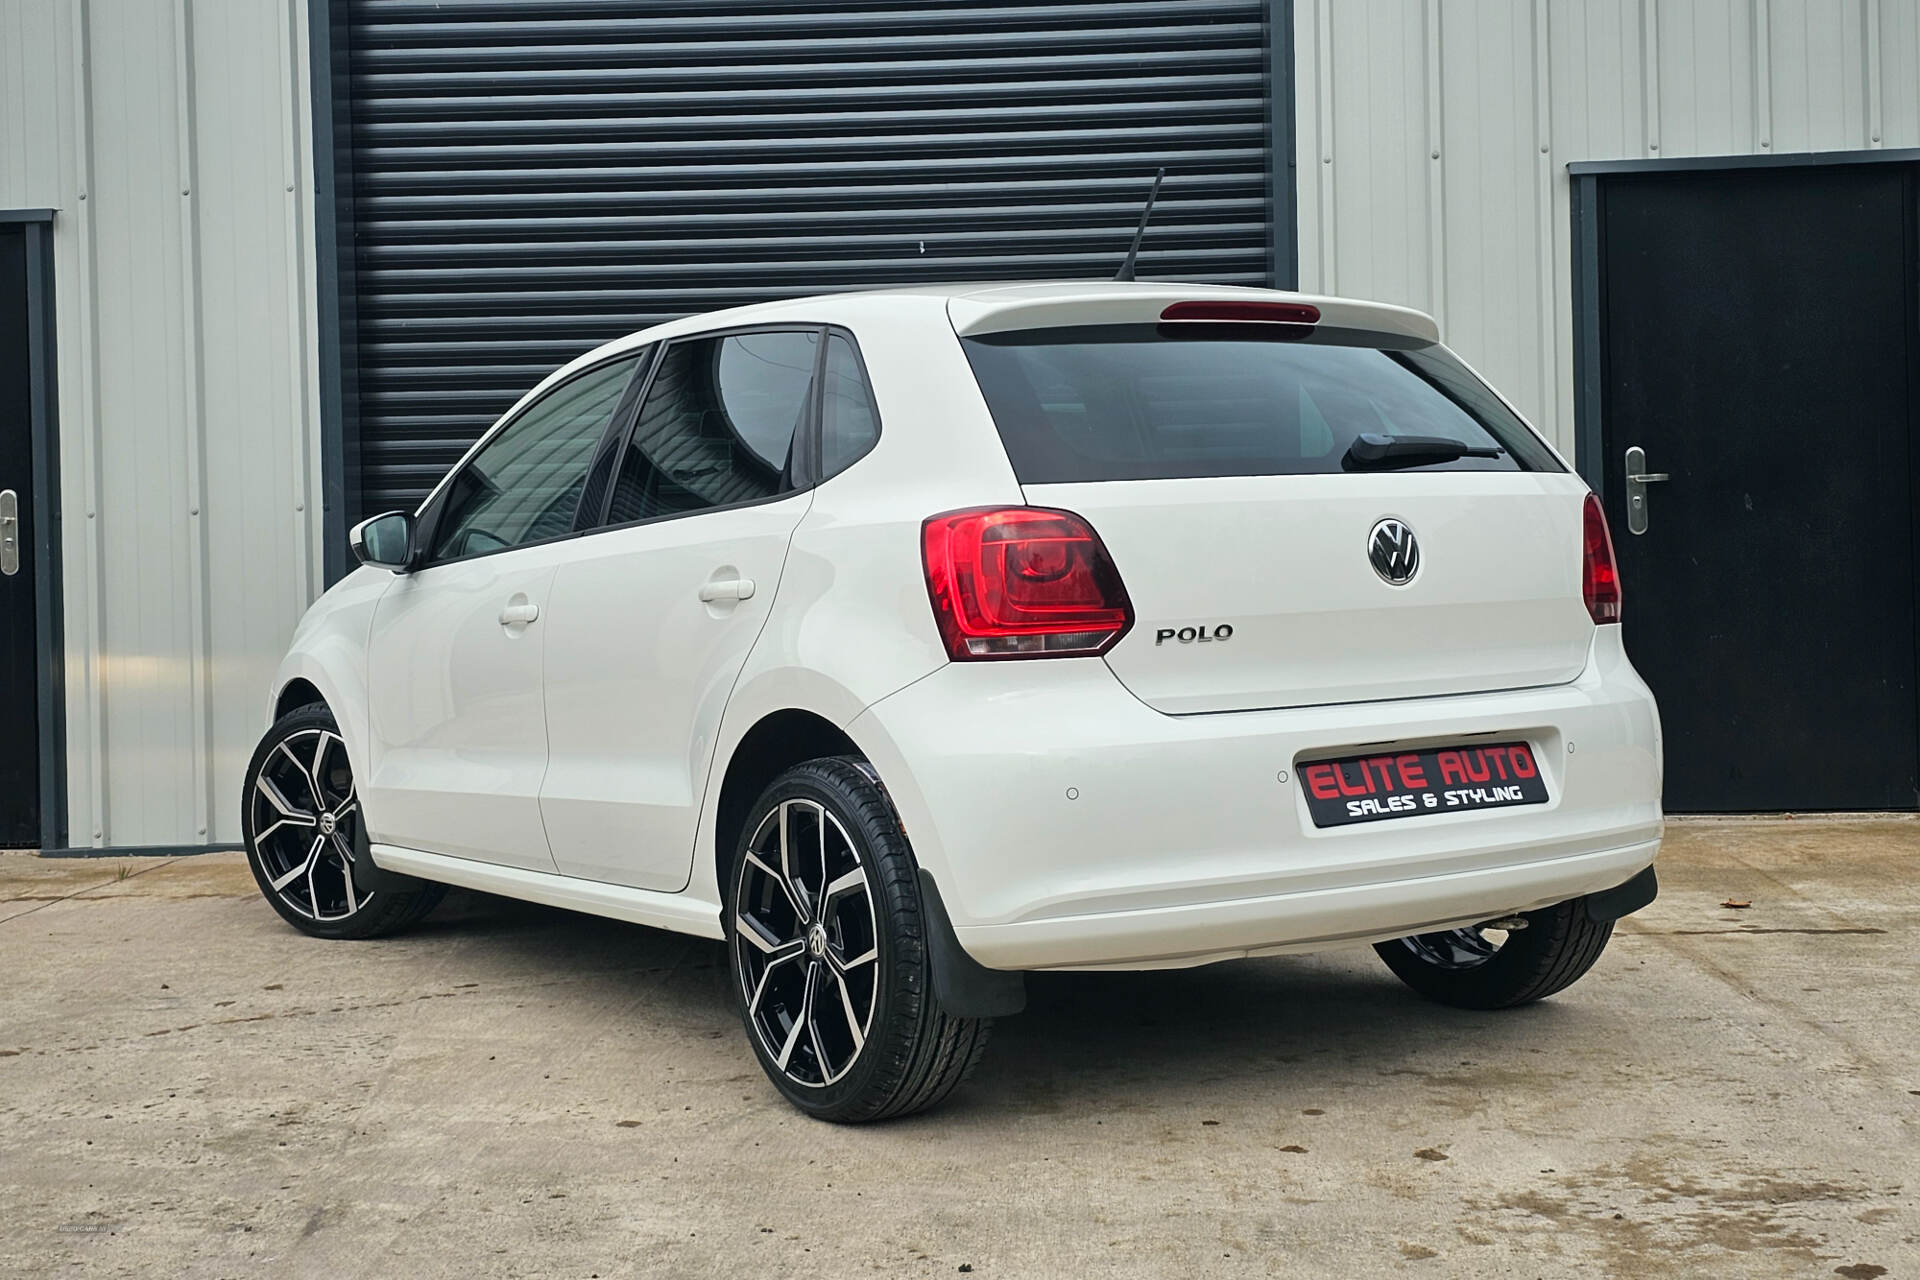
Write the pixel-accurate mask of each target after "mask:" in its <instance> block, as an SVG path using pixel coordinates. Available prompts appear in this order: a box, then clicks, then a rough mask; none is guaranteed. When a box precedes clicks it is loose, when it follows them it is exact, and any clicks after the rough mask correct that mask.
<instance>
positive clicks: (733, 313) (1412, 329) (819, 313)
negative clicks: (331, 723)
mask: <svg viewBox="0 0 1920 1280" xmlns="http://www.w3.org/2000/svg"><path fill="white" fill-rule="evenodd" d="M1212 299H1218V300H1232V301H1274V302H1290V303H1305V304H1307V305H1309V306H1312V307H1314V308H1316V309H1318V310H1319V312H1320V316H1321V320H1322V322H1323V323H1327V324H1332V325H1338V326H1340V327H1342V328H1352V329H1365V330H1370V331H1374V332H1384V333H1394V334H1400V335H1404V336H1406V337H1411V338H1417V339H1420V340H1423V341H1427V342H1438V341H1439V340H1440V330H1439V326H1437V325H1436V324H1435V323H1434V321H1433V318H1432V317H1431V316H1429V315H1427V314H1425V313H1424V312H1420V311H1415V310H1413V309H1411V308H1409V307H1401V306H1395V305H1393V304H1391V303H1386V302H1370V301H1367V300H1364V299H1359V298H1338V297H1332V296H1329V295H1324V294H1313V293H1293V292H1289V291H1286V290H1280V289H1255V288H1247V287H1244V286H1240V285H1221V284H1182V283H1177V282H1172V281H1159V280H1140V281H1118V280H1033V281H991V280H988V281H981V280H974V281H956V282H951V283H941V284H909V285H898V286H894V287H890V288H884V289H860V290H850V291H848V292H845V293H826V294H811V295H808V296H806V297H802V298H785V299H779V300H776V301H772V302H756V303H751V304H749V305H747V306H741V307H729V308H727V309H725V310H723V311H708V312H703V313H701V314H699V315H692V316H683V317H681V318H679V319H676V320H669V321H667V322H665V323H663V324H657V325H653V326H652V327H650V328H646V329H640V330H637V331H635V332H633V333H630V334H628V335H626V336H625V337H623V338H615V339H614V340H613V341H611V342H608V343H605V344H603V345H601V346H599V347H596V348H594V349H593V350H591V351H588V352H586V353H585V354H583V355H581V356H579V357H577V358H575V359H574V360H572V361H569V362H568V363H567V364H566V365H564V366H562V367H561V368H559V369H556V370H555V371H554V372H553V373H552V374H550V375H549V376H548V377H547V378H545V379H543V380H542V381H541V383H540V385H539V386H538V387H535V388H534V389H533V390H532V391H530V392H528V397H531V396H532V395H534V394H535V393H537V392H539V391H541V390H543V389H544V388H545V387H546V386H547V385H548V384H549V383H551V382H554V381H556V380H558V379H560V378H562V377H565V376H567V375H568V374H571V373H572V372H574V371H575V370H576V369H582V368H586V367H587V366H589V365H593V364H597V363H599V362H600V361H602V360H605V359H609V358H611V357H614V356H618V355H620V354H623V353H625V352H628V351H632V350H635V349H637V348H640V347H644V346H648V345H651V344H652V343H655V342H659V341H661V340H663V339H667V338H676V337H681V336H684V335H687V334H694V333H703V332H707V331H709V330H715V329H731V328H740V327H745V326H749V325H758V324H778V323H783V322H791V323H805V324H836V323H839V324H847V325H855V326H857V325H858V324H859V322H860V321H861V320H862V319H880V318H883V317H893V318H897V317H898V316H899V315H900V307H901V304H902V303H903V302H904V303H907V304H909V305H912V304H914V303H919V304H922V305H924V306H925V308H926V309H927V312H928V314H929V316H932V315H935V314H937V313H938V312H940V311H945V312H946V313H947V316H948V317H949V318H950V320H951V322H952V326H953V330H954V332H956V333H958V334H960V335H961V336H967V335H972V334H982V333H1001V332H1005V331H1007V330H1010V329H1030V328H1052V327H1057V326H1061V325H1070V324H1071V325H1084V324H1125V323H1130V322H1134V323H1137V322H1141V321H1152V320H1154V319H1157V318H1158V316H1159V310H1160V308H1161V307H1163V306H1165V304H1167V303H1168V302H1175V301H1182V300H1212Z"/></svg>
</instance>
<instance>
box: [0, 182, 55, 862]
mask: <svg viewBox="0 0 1920 1280" xmlns="http://www.w3.org/2000/svg"><path fill="white" fill-rule="evenodd" d="M53 218H54V211H53V210H51V209H0V224H4V225H7V226H18V227H21V228H22V229H23V230H24V231H25V233H26V240H27V376H28V379H29V380H30V382H31V386H30V388H29V395H30V397H31V404H32V408H31V409H30V410H29V412H28V415H27V416H28V422H27V430H28V433H29V435H30V437H31V439H32V442H33V476H32V478H31V480H30V483H31V484H32V486H33V530H32V552H33V565H34V575H35V576H34V603H33V607H34V615H35V631H36V632H37V633H38V634H37V635H36V637H35V640H36V642H37V643H38V645H39V648H40V654H39V657H40V681H39V686H40V687H39V695H40V847H41V848H42V849H63V848H65V847H66V844H67V733H66V724H67V721H66V711H67V696H66V666H65V658H66V646H65V627H64V625H63V617H64V615H63V614H62V611H61V592H60V416H59V404H58V400H57V395H58V387H57V379H56V376H55V370H56V368H57V367H58V366H57V365H56V364H55V362H54V347H53V341H54V328H53Z"/></svg>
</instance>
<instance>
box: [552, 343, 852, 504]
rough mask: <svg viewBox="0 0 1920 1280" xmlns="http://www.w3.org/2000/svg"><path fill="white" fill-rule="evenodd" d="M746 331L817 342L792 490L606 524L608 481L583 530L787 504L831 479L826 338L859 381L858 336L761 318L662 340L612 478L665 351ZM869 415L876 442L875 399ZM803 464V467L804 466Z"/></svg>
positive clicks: (630, 418)
mask: <svg viewBox="0 0 1920 1280" xmlns="http://www.w3.org/2000/svg"><path fill="white" fill-rule="evenodd" d="M745 333H811V334H815V335H816V336H818V338H819V340H820V341H819V346H818V349H817V350H815V351H814V353H813V386H812V388H811V389H810V390H809V392H808V396H807V411H806V414H805V417H804V419H803V421H802V423H801V426H800V432H801V433H802V434H803V435H804V439H802V440H799V441H796V444H797V446H798V447H797V448H796V450H795V463H796V465H795V475H794V486H793V488H791V489H788V490H786V491H784V492H782V493H773V494H768V495H767V496H766V497H764V498H744V499H742V500H741V501H739V502H727V503H722V504H720V505H718V506H712V507H701V508H700V509H699V510H697V511H670V512H667V513H666V514H664V515H657V516H644V517H642V518H641V519H638V520H623V521H621V522H620V523H619V524H610V523H608V522H607V515H608V512H609V511H610V510H611V509H612V506H613V486H612V485H611V484H610V485H608V486H607V492H606V496H605V498H604V499H603V500H602V502H601V506H600V518H599V522H598V523H597V524H595V525H594V526H593V527H592V528H590V529H585V530H583V531H582V532H583V533H587V534H600V533H614V532H617V531H618V530H621V529H636V528H639V527H640V526H641V525H650V524H660V523H662V522H663V521H667V520H689V519H697V518H698V517H700V516H705V515H714V514H717V513H719V512H722V511H741V510H745V509H746V508H748V507H762V506H766V505H768V504H770V503H775V502H785V501H786V500H787V499H788V498H791V497H794V496H795V495H796V494H802V493H810V492H812V491H813V490H814V489H816V488H818V487H819V486H820V484H821V482H822V481H823V480H826V479H831V478H832V477H830V476H828V477H823V476H822V475H821V474H820V471H821V461H822V451H823V445H822V438H821V430H820V428H821V421H822V414H823V412H824V409H825V404H824V396H825V392H826V387H825V378H826V367H827V339H828V338H829V337H831V336H833V335H836V334H837V335H839V336H840V337H843V338H845V339H846V340H847V345H848V346H850V347H852V348H853V356H854V359H855V360H856V361H858V362H859V364H860V376H861V377H862V378H863V379H864V378H867V366H866V359H865V357H864V356H862V355H861V353H860V341H859V339H857V338H855V337H854V336H853V331H852V330H851V329H848V328H847V327H846V326H845V325H839V324H832V323H828V322H821V321H799V320H792V321H786V322H784V323H782V322H780V321H765V322H763V323H760V324H743V325H730V326H728V327H727V328H724V329H702V330H701V331H700V332H698V333H685V334H681V335H679V336H678V337H674V338H669V339H667V340H666V341H665V342H663V343H661V344H660V350H659V354H658V355H657V356H656V358H655V359H654V360H653V361H652V363H651V367H650V368H649V369H648V371H647V385H646V387H644V388H642V390H641V392H640V395H639V396H638V397H637V398H636V399H635V400H634V407H633V412H631V413H630V414H628V415H627V421H626V422H625V423H624V425H623V426H622V429H621V437H620V456H619V457H618V459H616V460H615V462H614V470H613V474H614V477H615V481H616V482H617V481H618V478H619V475H620V468H621V467H623V466H625V465H626V460H627V449H628V448H629V447H630V446H631V444H632V436H633V427H634V424H635V423H636V422H637V421H638V419H639V416H640V406H642V405H644V404H645V403H646V401H647V393H648V392H650V391H651V390H652V389H653V378H654V375H655V374H656V373H657V372H658V371H659V370H660V368H661V367H662V366H664V365H665V364H666V354H667V352H668V350H670V349H671V348H673V347H674V346H677V345H678V344H680V343H682V342H704V341H708V340H711V339H722V338H732V337H737V336H739V335H741V334H745ZM867 387H868V390H869V395H871V389H872V387H873V382H872V380H871V379H867ZM873 414H874V443H875V444H877V443H879V439H880V406H879V404H878V402H877V401H876V402H875V404H874V410H873ZM872 450H873V445H868V446H867V452H868V453H870V452H872ZM864 457H866V453H862V454H861V455H860V458H864ZM858 461H859V458H855V459H854V460H853V462H858ZM853 462H849V463H848V464H847V466H848V467H851V466H852V465H853ZM802 468H804V470H803V469H802ZM844 470H846V467H842V468H841V471H844ZM834 474H835V475H838V474H839V472H835V473H834Z"/></svg>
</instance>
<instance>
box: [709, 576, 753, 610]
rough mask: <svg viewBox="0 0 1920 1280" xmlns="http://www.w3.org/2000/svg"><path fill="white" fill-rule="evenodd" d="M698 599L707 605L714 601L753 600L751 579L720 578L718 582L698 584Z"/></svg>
mask: <svg viewBox="0 0 1920 1280" xmlns="http://www.w3.org/2000/svg"><path fill="white" fill-rule="evenodd" d="M700 598H701V599H702V600H704V601H706V602H707V603H708V604H712V603H713V602H714V601H716V600H751V599H753V579H752V578H722V579H720V580H719V581H718V582H703V583H701V584H700Z"/></svg>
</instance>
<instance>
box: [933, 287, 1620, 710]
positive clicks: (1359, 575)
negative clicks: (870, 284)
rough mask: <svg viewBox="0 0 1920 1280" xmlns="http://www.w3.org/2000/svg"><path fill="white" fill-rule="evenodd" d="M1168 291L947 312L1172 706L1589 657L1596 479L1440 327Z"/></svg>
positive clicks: (1463, 679) (1410, 692) (1296, 304)
mask: <svg viewBox="0 0 1920 1280" xmlns="http://www.w3.org/2000/svg"><path fill="white" fill-rule="evenodd" d="M1169 288H1173V287H1171V286H1155V287H1146V286H1142V287H1141V288H1140V290H1139V291H1138V292H1137V293H1126V294H1123V295H1119V296H1114V297H1112V298H1111V299H1109V298H1107V297H1101V296H1094V297H1079V298H1076V299H1073V300H1072V301H1071V304H1070V305H1069V304H1066V303H1062V304H1060V305H1052V300H1051V299H1038V300H1036V299H1033V298H1021V299H1019V300H1018V302H1017V305H1009V306H1007V307H1005V308H1003V309H1002V311H1001V312H999V313H996V312H995V311H993V309H992V308H991V307H989V306H988V305H986V304H984V303H980V304H975V305H974V306H973V307H972V308H971V309H966V310H964V311H963V310H961V309H956V312H955V320H956V328H957V329H958V330H959V332H960V335H961V339H962V344H963V346H964V347H965V349H966V351H967V355H968V358H969V360H970V361H971V363H972V365H973V369H974V373H975V376H976V378H977V379H978V381H979V383H980V386H981V390H982V392H983V393H984V395H985V398H986V401H987V406H988V409H989V410H990V412H991V413H992V415H993V418H994V422H995V425H996V426H997V427H998V429H999V431H1000V436H1001V439H1002V441H1003V443H1005V445H1006V447H1007V453H1008V457H1009V459H1010V461H1011V462H1012V463H1013V466H1014V471H1015V474H1016V475H1017V476H1018V477H1019V479H1020V481H1021V485H1022V488H1023V491H1024V493H1025V495H1026V498H1027V500H1028V501H1029V502H1030V503H1032V504H1033V505H1035V506H1044V507H1058V508H1062V509H1065V510H1069V511H1073V512H1076V513H1078V514H1079V515H1081V516H1083V517H1084V518H1085V519H1086V520H1087V521H1088V522H1089V523H1090V524H1091V525H1092V526H1093V528H1094V530H1095V531H1096V532H1097V533H1098V534H1099V535H1100V537H1101V539H1102V541H1103V542H1104V543H1105V544H1106V547H1107V549H1108V551H1109V552H1110V553H1111V555H1112V557H1113V560H1114V564H1115V565H1116V567H1117V568H1118V570H1119V573H1120V577H1121V579H1122V581H1123V582H1124V583H1125V585H1126V590H1127V593H1128V596H1129V597H1130V599H1131V602H1132V606H1133V610H1134V616H1135V623H1134V626H1133V629H1132V630H1131V631H1130V632H1128V634H1127V635H1126V636H1125V637H1124V638H1122V639H1121V640H1120V642H1119V643H1118V644H1117V645H1115V646H1114V648H1113V649H1112V650H1110V651H1109V652H1108V654H1107V662H1108V663H1109V665H1110V666H1111V667H1112V669H1113V671H1114V673H1115V674H1116V675H1117V676H1118V677H1119V678H1120V680H1121V681H1122V682H1123V683H1125V685H1126V686H1127V688H1128V689H1130V690H1131V691H1132V692H1133V693H1134V694H1135V695H1137V696H1138V697H1139V698H1140V699H1141V700H1142V701H1144V702H1146V703H1147V704H1149V705H1150V706H1153V707H1155V708H1157V709H1159V710H1162V711H1166V712H1169V713H1175V714H1184V713H1196V712H1216V711H1240V710H1252V709H1259V708H1270V707H1298V706H1312V705H1318V704H1324V703H1337V702H1356V701H1369V700H1375V699H1386V698H1409V697H1422V696H1431V695H1440V694H1457V693H1468V692H1475V691H1481V690H1491V689H1513V688H1524V687H1530V686H1538V685H1548V684H1558V683H1564V682H1566V681H1569V680H1572V679H1573V678H1575V677H1576V676H1577V675H1578V674H1579V673H1580V670H1581V668H1582V666H1583V665H1584V662H1585V658H1586V653H1587V647H1588V642H1589V640H1590V638H1591V635H1592V628H1593V623H1592V620H1591V618H1590V617H1589V616H1588V614H1587V611H1586V608H1585V606H1584V603H1583V601H1582V596H1581V510H1582V503H1583V501H1584V499H1585V494H1586V486H1585V485H1584V484H1583V483H1582V482H1581V481H1580V480H1579V478H1578V477H1576V476H1574V475H1572V474H1570V473H1569V472H1568V471H1567V469H1566V467H1565V466H1564V465H1563V464H1562V463H1561V461H1560V460H1559V458H1558V457H1557V456H1556V455H1554V453H1553V452H1552V450H1551V449H1549V448H1547V447H1546V445H1545V444H1543V443H1542V442H1541V441H1540V439H1539V438H1538V437H1537V436H1535V435H1534V434H1533V432H1532V431H1531V429H1530V428H1528V427H1527V426H1526V425H1525V424H1524V423H1523V422H1522V421H1521V420H1520V419H1519V418H1518V417H1517V416H1516V415H1515V414H1514V413H1513V411H1512V410H1511V408H1509V407H1508V406H1507V405H1506V404H1505V402H1504V401H1502V400H1501V399H1500V398H1499V397H1498V396H1497V395H1495V394H1494V393H1493V392H1492V391H1491V390H1490V389H1488V388H1487V387H1486V386H1485V384H1484V383H1482V382H1480V380H1479V379H1478V378H1477V377H1475V376H1474V375H1473V373H1472V372H1471V371H1470V370H1468V369H1467V368H1466V367H1465V366H1464V365H1463V364H1461V363H1460V361H1459V360H1458V359H1456V358H1455V357H1454V356H1452V355H1451V353H1449V352H1447V350H1446V349H1445V348H1444V347H1442V346H1441V345H1440V344H1439V343H1438V341H1437V340H1436V335H1434V334H1433V333H1432V331H1431V322H1430V321H1425V318H1424V317H1414V319H1413V320H1409V319H1408V317H1409V316H1410V315H1411V313H1407V312H1404V311H1401V310H1399V309H1397V308H1378V309H1377V310H1378V313H1379V314H1378V316H1377V317H1376V316H1375V315H1374V314H1373V313H1371V312H1369V310H1368V309H1367V307H1366V305H1365V304H1353V303H1348V302H1336V301H1334V300H1316V301H1319V302H1321V303H1322V304H1323V306H1313V305H1306V304H1305V303H1303V302H1302V301H1301V300H1298V299H1295V298H1292V297H1291V296H1290V295H1273V294H1265V293H1264V292H1256V291H1232V296H1235V297H1239V298H1245V297H1248V296H1252V297H1254V298H1260V297H1270V298H1276V299H1288V300H1287V301H1286V302H1283V303H1275V304H1274V314H1275V315H1276V316H1279V317H1281V318H1282V321H1275V322H1267V321H1261V320H1258V319H1253V320H1248V319H1245V317H1246V316H1249V315H1252V316H1256V317H1257V316H1258V315H1259V314H1260V312H1259V309H1258V307H1255V308H1253V309H1252V310H1248V309H1246V307H1245V305H1244V304H1242V303H1236V304H1235V305H1236V308H1237V309H1236V310H1234V311H1232V312H1230V313H1228V314H1231V315H1233V316H1234V317H1235V320H1234V322H1231V323H1225V322H1168V321H1165V320H1163V319H1162V318H1161V317H1162V315H1163V314H1164V312H1165V309H1166V307H1167V306H1169V305H1171V303H1172V301H1174V300H1177V299H1178V298H1179V296H1180V295H1178V294H1171V295H1170V294H1168V293H1167V292H1166V290H1167V289H1169ZM1218 292H1219V293H1220V294H1225V293H1227V292H1228V291H1218ZM1182 305H1184V306H1187V307H1189V308H1190V307H1191V304H1182ZM1323 311H1325V312H1326V315H1325V316H1324V317H1322V312H1323ZM1177 314H1186V313H1185V312H1177ZM1203 314H1204V312H1203ZM1376 319H1377V320H1378V323H1377V324H1376V323H1373V321H1375V320H1376ZM1336 321H1337V323H1336ZM1416 321H1417V322H1416ZM1009 326H1011V327H1009ZM1423 330H1424V331H1423ZM1382 537H1384V538H1385V539H1386V540H1387V542H1388V544H1389V545H1388V546H1387V547H1385V548H1384V549H1383V548H1380V547H1379V546H1378V543H1379V542H1380V540H1381V538H1382ZM1383 552H1384V554H1383Z"/></svg>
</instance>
